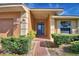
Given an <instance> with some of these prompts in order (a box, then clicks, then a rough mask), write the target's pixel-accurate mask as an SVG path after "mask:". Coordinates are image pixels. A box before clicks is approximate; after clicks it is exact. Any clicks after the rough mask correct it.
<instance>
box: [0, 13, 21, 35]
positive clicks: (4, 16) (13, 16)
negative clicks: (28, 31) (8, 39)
mask: <svg viewBox="0 0 79 59" xmlns="http://www.w3.org/2000/svg"><path fill="white" fill-rule="evenodd" d="M19 17H20V12H1V13H0V20H1V22H3V20H4V22H9V23H8V24H7V23H5V24H6V28H9V27H8V26H9V25H10V27H12V28H13V29H12V31H13V32H12V33H13V36H18V35H19V31H20V27H19V24H15V22H17V21H19ZM11 20H12V24H10V21H11ZM3 24H4V23H3ZM3 24H0V26H3ZM5 33H6V32H5ZM5 33H4V34H5Z"/></svg>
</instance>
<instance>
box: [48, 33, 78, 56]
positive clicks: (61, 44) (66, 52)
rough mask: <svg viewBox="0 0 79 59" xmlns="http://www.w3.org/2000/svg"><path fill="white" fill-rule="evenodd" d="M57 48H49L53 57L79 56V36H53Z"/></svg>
mask: <svg viewBox="0 0 79 59" xmlns="http://www.w3.org/2000/svg"><path fill="white" fill-rule="evenodd" d="M52 37H53V38H54V43H55V46H56V47H55V48H48V51H49V53H50V55H51V56H79V34H52Z"/></svg>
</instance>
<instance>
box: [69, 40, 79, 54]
mask: <svg viewBox="0 0 79 59" xmlns="http://www.w3.org/2000/svg"><path fill="white" fill-rule="evenodd" d="M69 49H70V50H71V51H72V52H74V53H79V41H74V42H71V46H70V47H69Z"/></svg>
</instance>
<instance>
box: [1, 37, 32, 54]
mask: <svg viewBox="0 0 79 59" xmlns="http://www.w3.org/2000/svg"><path fill="white" fill-rule="evenodd" d="M31 41H32V39H30V37H25V36H20V37H19V38H15V37H7V38H2V40H1V43H2V47H3V49H4V50H5V51H9V52H11V53H15V54H25V53H27V52H28V50H29V49H30V48H31Z"/></svg>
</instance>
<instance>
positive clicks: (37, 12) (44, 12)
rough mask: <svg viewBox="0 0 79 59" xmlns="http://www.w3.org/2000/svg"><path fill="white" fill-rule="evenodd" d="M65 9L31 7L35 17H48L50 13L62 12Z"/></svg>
mask: <svg viewBox="0 0 79 59" xmlns="http://www.w3.org/2000/svg"><path fill="white" fill-rule="evenodd" d="M62 11H63V9H31V14H32V16H33V17H34V18H35V19H47V17H48V15H54V14H57V13H59V12H62Z"/></svg>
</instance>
